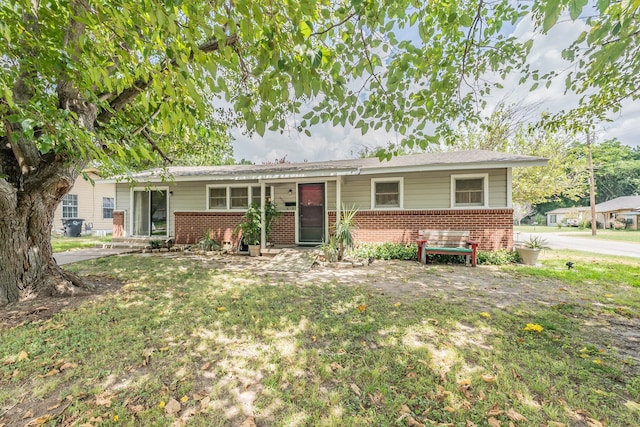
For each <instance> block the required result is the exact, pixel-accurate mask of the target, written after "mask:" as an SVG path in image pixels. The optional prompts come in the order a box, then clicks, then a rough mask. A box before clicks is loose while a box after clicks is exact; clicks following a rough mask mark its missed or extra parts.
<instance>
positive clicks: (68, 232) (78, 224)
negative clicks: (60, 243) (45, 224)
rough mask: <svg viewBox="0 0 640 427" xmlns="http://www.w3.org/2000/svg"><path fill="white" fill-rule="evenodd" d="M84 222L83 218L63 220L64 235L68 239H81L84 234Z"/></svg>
mask: <svg viewBox="0 0 640 427" xmlns="http://www.w3.org/2000/svg"><path fill="white" fill-rule="evenodd" d="M82 221H84V219H81V218H66V219H63V220H62V225H63V226H64V235H65V236H67V237H80V234H82Z"/></svg>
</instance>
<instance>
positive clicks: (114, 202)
mask: <svg viewBox="0 0 640 427" xmlns="http://www.w3.org/2000/svg"><path fill="white" fill-rule="evenodd" d="M105 199H111V201H112V203H111V204H112V206H111V217H110V218H108V217H105V216H104V201H105ZM115 210H116V198H115V197H102V219H113V213H114V212H115Z"/></svg>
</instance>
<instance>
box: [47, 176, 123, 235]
mask: <svg viewBox="0 0 640 427" xmlns="http://www.w3.org/2000/svg"><path fill="white" fill-rule="evenodd" d="M87 175H89V176H90V177H91V179H93V180H94V182H95V185H94V184H92V183H91V181H87V180H85V179H84V178H83V177H82V175H80V176H79V177H78V178H77V179H76V182H75V183H74V184H73V188H72V189H71V191H69V193H68V194H75V195H77V196H78V218H82V219H83V220H84V223H83V227H82V231H83V233H84V230H85V225H86V224H87V223H88V224H90V225H91V229H92V230H101V231H108V232H111V229H112V225H113V219H112V218H103V217H102V198H103V197H112V198H113V197H115V195H116V194H115V193H116V191H115V185H114V184H104V183H101V182H100V177H99V176H98V175H96V174H94V173H90V172H89V173H87ZM53 229H54V230H60V231H61V230H62V229H63V227H62V202H60V204H59V205H58V207H57V208H56V211H55V214H54V217H53Z"/></svg>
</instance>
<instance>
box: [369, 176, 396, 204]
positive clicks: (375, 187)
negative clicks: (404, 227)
mask: <svg viewBox="0 0 640 427" xmlns="http://www.w3.org/2000/svg"><path fill="white" fill-rule="evenodd" d="M403 183H404V181H403V179H402V178H378V179H372V180H371V209H401V208H402V205H403Z"/></svg>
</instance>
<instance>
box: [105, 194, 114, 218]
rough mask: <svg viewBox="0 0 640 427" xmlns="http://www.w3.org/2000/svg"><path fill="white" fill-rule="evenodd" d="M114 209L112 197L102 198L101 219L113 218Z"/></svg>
mask: <svg viewBox="0 0 640 427" xmlns="http://www.w3.org/2000/svg"><path fill="white" fill-rule="evenodd" d="M114 208H115V199H114V198H113V197H103V198H102V218H103V219H108V218H113V209H114Z"/></svg>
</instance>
